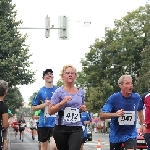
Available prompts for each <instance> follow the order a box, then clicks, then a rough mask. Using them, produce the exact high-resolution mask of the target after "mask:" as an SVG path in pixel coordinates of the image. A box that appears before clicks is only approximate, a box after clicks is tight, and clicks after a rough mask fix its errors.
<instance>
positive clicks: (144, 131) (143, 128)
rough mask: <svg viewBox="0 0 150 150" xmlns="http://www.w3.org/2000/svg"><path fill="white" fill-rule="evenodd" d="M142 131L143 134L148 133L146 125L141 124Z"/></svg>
mask: <svg viewBox="0 0 150 150" xmlns="http://www.w3.org/2000/svg"><path fill="white" fill-rule="evenodd" d="M140 133H142V135H144V134H145V133H146V127H145V126H143V125H141V127H140Z"/></svg>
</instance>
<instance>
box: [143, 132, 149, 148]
mask: <svg viewBox="0 0 150 150" xmlns="http://www.w3.org/2000/svg"><path fill="white" fill-rule="evenodd" d="M144 138H145V142H146V145H147V150H150V133H145V135H144Z"/></svg>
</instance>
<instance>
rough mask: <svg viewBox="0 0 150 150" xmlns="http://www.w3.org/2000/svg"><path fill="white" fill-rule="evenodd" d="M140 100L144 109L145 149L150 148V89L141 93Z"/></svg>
mask: <svg viewBox="0 0 150 150" xmlns="http://www.w3.org/2000/svg"><path fill="white" fill-rule="evenodd" d="M149 88H150V87H149ZM142 101H143V105H144V108H145V109H144V110H145V124H146V133H145V135H144V138H145V142H146V144H147V150H150V91H148V92H146V93H144V94H143V95H142Z"/></svg>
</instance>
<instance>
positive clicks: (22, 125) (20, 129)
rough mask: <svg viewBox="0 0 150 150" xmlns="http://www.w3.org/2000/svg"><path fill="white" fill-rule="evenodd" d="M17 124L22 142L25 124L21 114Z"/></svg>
mask: <svg viewBox="0 0 150 150" xmlns="http://www.w3.org/2000/svg"><path fill="white" fill-rule="evenodd" d="M18 124H19V132H20V140H22V142H23V139H24V130H25V125H26V121H25V120H24V117H23V116H21V118H20V120H19V121H18ZM21 137H22V138H21Z"/></svg>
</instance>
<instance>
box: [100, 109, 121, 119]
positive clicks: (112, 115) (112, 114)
mask: <svg viewBox="0 0 150 150" xmlns="http://www.w3.org/2000/svg"><path fill="white" fill-rule="evenodd" d="M123 115H124V109H120V110H118V111H117V112H115V113H107V112H106V113H105V112H101V113H100V118H101V119H110V118H113V117H120V116H123Z"/></svg>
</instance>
